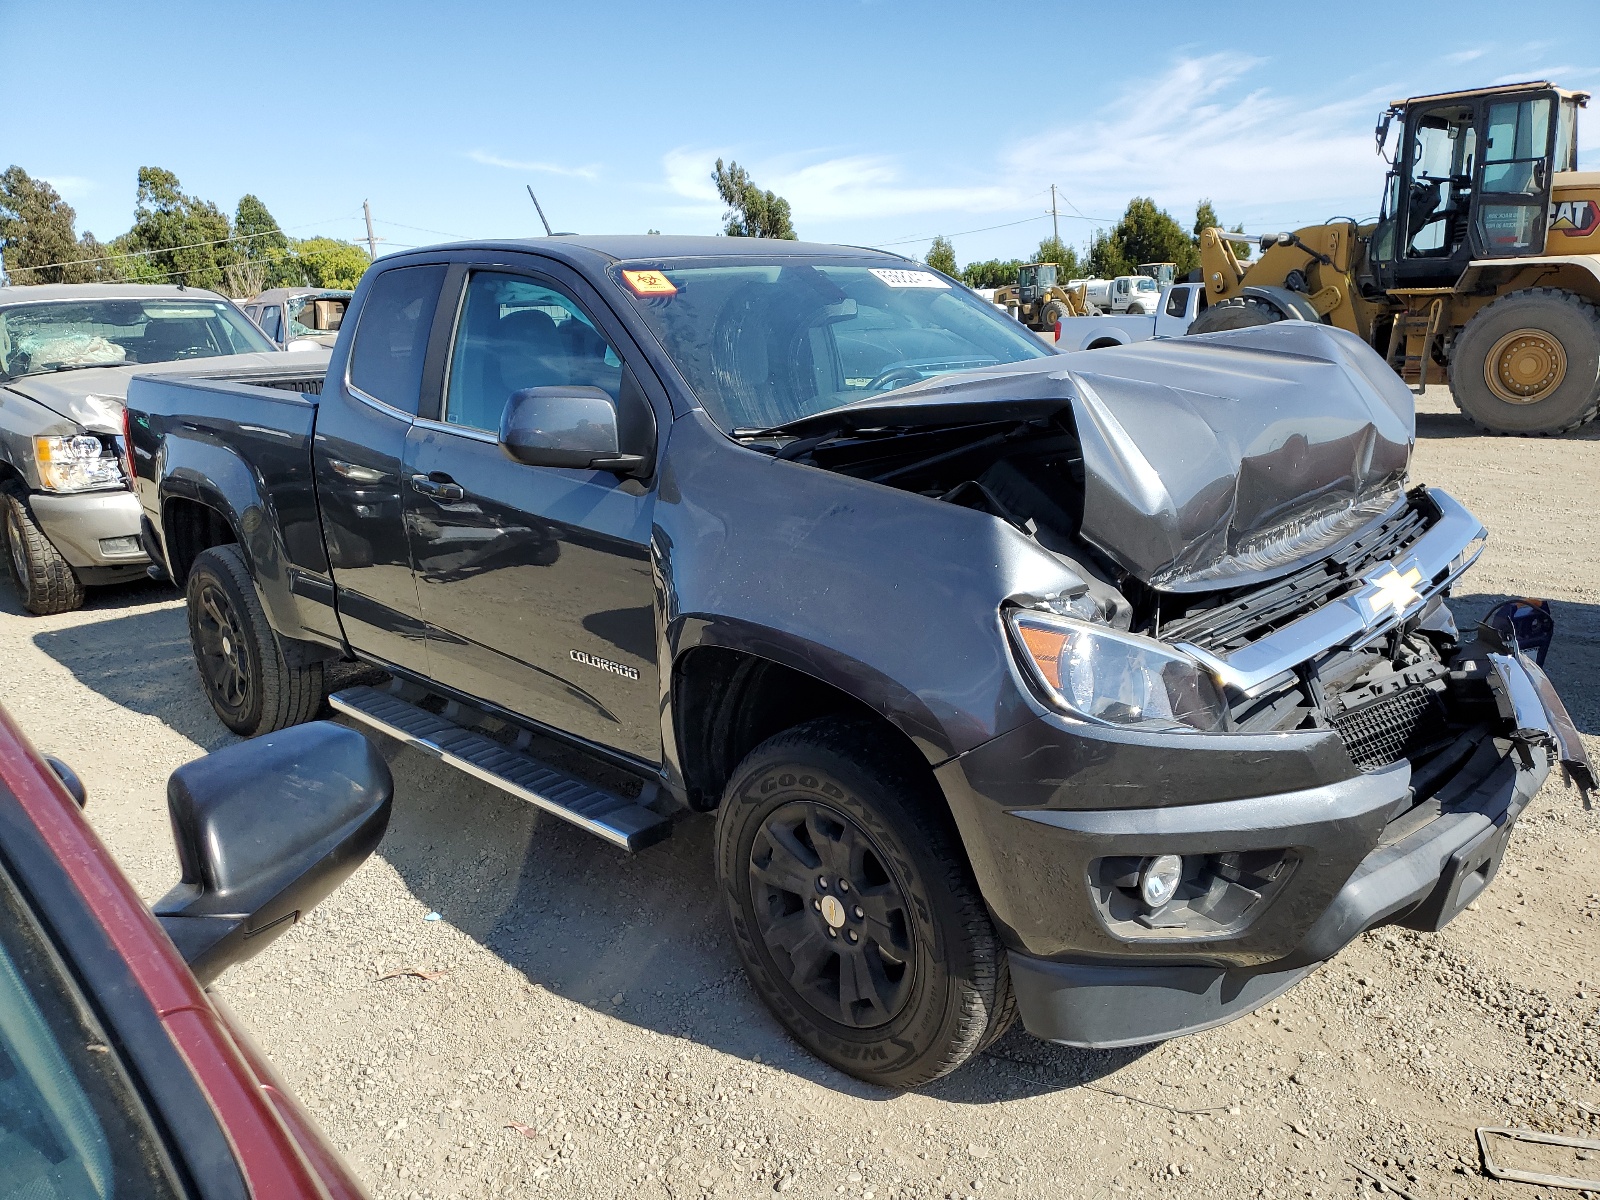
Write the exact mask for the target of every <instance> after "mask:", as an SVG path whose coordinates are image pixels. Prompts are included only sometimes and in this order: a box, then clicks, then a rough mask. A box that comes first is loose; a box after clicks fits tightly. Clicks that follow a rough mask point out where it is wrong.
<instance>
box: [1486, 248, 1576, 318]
mask: <svg viewBox="0 0 1600 1200" xmlns="http://www.w3.org/2000/svg"><path fill="white" fill-rule="evenodd" d="M1484 287H1487V288H1492V289H1493V290H1494V292H1495V297H1494V298H1495V299H1496V300H1498V299H1499V298H1500V297H1501V296H1509V295H1513V294H1515V293H1516V292H1520V291H1525V290H1527V289H1528V288H1533V287H1552V288H1559V289H1561V290H1562V291H1566V292H1571V293H1573V294H1574V295H1576V296H1581V297H1582V298H1583V299H1585V300H1592V301H1594V302H1595V303H1597V304H1600V255H1596V254H1552V255H1544V256H1541V257H1539V258H1514V259H1487V260H1482V261H1476V262H1471V263H1468V264H1467V269H1466V270H1465V271H1463V272H1462V273H1461V278H1459V279H1458V280H1456V284H1455V292H1456V294H1457V295H1458V296H1461V295H1470V294H1472V293H1474V292H1477V291H1478V290H1479V289H1480V288H1484ZM1480 311H1481V310H1480Z"/></svg>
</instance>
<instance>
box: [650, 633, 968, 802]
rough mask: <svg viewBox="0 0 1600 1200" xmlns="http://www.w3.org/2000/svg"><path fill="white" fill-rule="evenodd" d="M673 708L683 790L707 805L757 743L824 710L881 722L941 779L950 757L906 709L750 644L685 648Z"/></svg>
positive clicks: (676, 669) (672, 737)
mask: <svg viewBox="0 0 1600 1200" xmlns="http://www.w3.org/2000/svg"><path fill="white" fill-rule="evenodd" d="M668 712H669V721H670V724H671V729H670V730H669V731H666V732H667V734H668V739H669V745H670V747H671V749H672V751H673V753H674V755H675V758H676V768H677V773H678V774H679V777H680V779H681V781H682V786H683V789H684V794H685V796H686V798H687V800H688V802H689V805H690V807H692V808H695V809H698V810H702V811H709V810H711V809H714V808H716V807H717V806H718V805H719V804H720V803H721V799H722V792H723V789H724V788H725V787H726V786H727V783H728V780H729V779H730V778H731V777H732V775H733V772H734V771H735V769H737V767H738V765H739V763H740V762H741V761H743V759H744V758H745V756H746V755H748V754H749V753H750V751H751V750H753V749H755V748H756V746H758V745H760V744H761V743H762V742H764V741H766V740H767V739H768V738H769V737H772V736H773V735H774V734H777V733H781V732H783V731H784V730H785V729H791V728H793V727H794V726H796V725H800V724H803V723H805V722H807V721H811V720H815V719H817V718H819V717H825V716H848V717H854V718H858V719H860V720H862V721H865V722H868V723H870V724H872V725H875V726H877V727H878V728H880V729H881V730H882V733H883V736H884V737H885V738H886V739H889V740H891V741H892V742H893V743H894V744H896V745H898V746H900V747H902V748H903V749H904V751H905V753H906V754H907V756H914V757H915V759H916V761H917V762H919V763H922V764H924V766H925V768H926V769H927V771H928V778H929V781H930V782H931V783H932V784H933V786H935V787H938V781H937V779H936V778H935V777H934V775H933V770H932V768H933V766H934V765H935V764H936V763H937V762H939V761H943V760H944V759H945V758H947V757H949V755H948V754H943V753H940V752H939V751H938V750H937V749H935V748H933V747H931V746H930V745H929V744H928V742H927V739H926V738H925V737H924V738H921V739H919V738H918V737H915V736H913V734H912V733H911V732H909V731H908V729H907V728H906V725H907V720H906V718H907V715H908V714H906V713H904V712H901V713H896V714H892V715H891V714H890V713H886V712H885V711H883V709H882V708H881V707H878V706H876V705H874V704H872V703H869V702H868V701H867V700H864V699H863V698H862V697H861V696H860V695H858V694H857V693H856V691H855V690H853V689H850V688H847V687H845V686H841V684H840V683H839V682H837V681H833V680H829V679H825V678H823V677H821V676H819V675H817V674H814V673H813V672H811V671H808V670H805V669H803V668H801V667H800V666H797V665H795V664H793V663H790V662H783V661H780V660H779V659H778V658H775V657H768V656H767V655H764V654H759V653H756V652H755V651H753V650H752V649H750V648H749V647H746V646H735V645H727V644H719V643H716V642H701V643H699V644H696V645H693V646H690V647H688V648H687V649H684V650H683V651H682V652H681V653H679V654H678V655H677V656H676V657H675V658H674V660H673V665H672V673H671V684H670V705H669V709H668ZM930 719H931V718H930ZM930 750H931V751H932V753H930ZM940 794H941V795H942V794H943V791H942V789H940Z"/></svg>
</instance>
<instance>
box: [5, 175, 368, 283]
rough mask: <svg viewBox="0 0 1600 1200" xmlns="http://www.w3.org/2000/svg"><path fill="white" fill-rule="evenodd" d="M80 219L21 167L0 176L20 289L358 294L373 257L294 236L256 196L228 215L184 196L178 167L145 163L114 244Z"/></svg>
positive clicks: (10, 257) (11, 262)
mask: <svg viewBox="0 0 1600 1200" xmlns="http://www.w3.org/2000/svg"><path fill="white" fill-rule="evenodd" d="M76 226H77V213H76V212H74V211H73V209H72V206H71V205H70V204H68V203H67V202H66V201H65V200H63V199H62V198H61V195H60V193H58V192H57V191H56V190H55V188H53V187H52V186H51V185H50V184H49V182H48V181H46V180H43V179H35V178H33V177H32V176H30V175H29V174H28V173H27V172H26V171H24V170H23V169H22V168H21V167H19V166H12V167H9V168H8V169H7V170H6V171H5V172H4V173H3V174H0V264H3V266H4V268H5V273H6V275H7V276H8V277H9V278H10V280H11V282H12V283H14V284H17V285H24V284H36V283H89V282H96V281H100V282H107V281H117V282H123V283H181V284H184V285H185V286H188V287H199V288H208V289H210V290H212V291H218V292H222V293H224V294H226V295H230V296H241V297H242V296H253V295H255V294H256V293H257V292H260V291H263V290H265V289H266V288H272V287H328V288H353V287H354V286H355V285H356V282H357V281H358V280H359V279H360V278H361V274H362V272H363V271H365V270H366V269H367V265H368V261H369V260H368V258H367V253H366V251H364V250H363V249H361V247H359V246H357V245H355V244H354V243H352V242H344V241H339V240H338V239H336V238H327V237H316V238H291V237H289V236H288V235H287V234H285V233H284V232H283V230H282V229H281V228H279V226H278V223H277V221H276V220H274V219H273V216H272V214H271V213H270V212H269V211H267V206H266V205H265V204H263V203H262V202H261V200H260V199H259V198H258V197H256V196H253V195H247V196H244V197H243V198H241V199H240V201H239V204H238V206H237V208H235V210H234V213H233V215H232V216H231V217H230V216H229V215H228V214H227V213H226V212H225V211H223V210H222V209H221V208H219V207H218V206H217V205H216V204H215V203H213V202H212V201H210V200H202V199H200V198H199V197H197V196H191V195H189V194H187V193H186V192H184V190H183V185H182V184H181V183H180V182H179V180H178V177H177V176H176V175H174V174H173V173H172V172H171V171H168V170H165V169H163V168H161V167H140V168H139V176H138V184H137V190H136V193H135V199H134V208H133V227H132V228H131V229H129V230H128V231H127V232H126V233H124V234H122V235H120V236H119V237H115V238H113V239H112V240H111V241H109V242H101V241H99V240H98V239H97V238H96V237H95V236H94V234H92V233H88V232H85V233H83V234H82V235H81V236H80V235H79V234H78V233H77V231H76Z"/></svg>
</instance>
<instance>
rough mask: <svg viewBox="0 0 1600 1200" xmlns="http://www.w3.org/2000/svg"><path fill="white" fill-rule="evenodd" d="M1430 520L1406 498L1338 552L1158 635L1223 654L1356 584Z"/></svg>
mask: <svg viewBox="0 0 1600 1200" xmlns="http://www.w3.org/2000/svg"><path fill="white" fill-rule="evenodd" d="M1431 523H1432V522H1431V521H1430V519H1429V516H1428V514H1427V513H1426V512H1425V511H1424V510H1423V509H1422V508H1420V507H1419V506H1418V505H1416V504H1414V503H1408V504H1407V505H1406V506H1405V507H1404V508H1401V509H1400V510H1398V511H1397V512H1395V513H1394V514H1393V515H1392V516H1389V517H1386V518H1385V519H1384V520H1382V521H1380V522H1379V523H1378V524H1377V525H1375V526H1373V527H1372V528H1371V529H1369V530H1367V531H1365V532H1363V533H1362V534H1361V536H1360V537H1358V538H1356V539H1355V540H1354V541H1352V542H1351V543H1350V544H1349V545H1347V546H1345V547H1344V548H1343V549H1342V550H1340V551H1339V552H1338V553H1337V554H1332V555H1329V556H1328V557H1327V558H1325V559H1322V560H1321V561H1319V562H1316V563H1313V564H1312V565H1311V566H1309V567H1306V568H1305V569H1303V570H1300V571H1296V572H1294V573H1293V574H1292V575H1288V576H1285V577H1284V578H1282V579H1278V580H1274V581H1273V582H1271V583H1269V584H1266V585H1265V586H1263V587H1259V588H1254V589H1252V590H1250V591H1247V592H1243V593H1234V594H1232V595H1229V596H1227V597H1226V598H1225V599H1224V600H1223V601H1222V603H1220V604H1217V605H1215V606H1213V607H1211V608H1207V609H1203V610H1201V611H1199V612H1196V613H1192V614H1190V615H1188V616H1185V617H1181V618H1179V619H1178V620H1176V621H1172V622H1163V624H1162V626H1161V637H1162V639H1163V640H1164V641H1169V642H1187V643H1189V644H1190V645H1194V646H1198V647H1200V648H1201V649H1202V650H1208V651H1210V652H1211V653H1213V654H1220V655H1224V656H1226V655H1228V654H1229V653H1231V652H1232V651H1234V650H1237V649H1239V648H1240V647H1242V646H1247V645H1249V644H1250V643H1252V642H1254V641H1256V640H1258V639H1259V638H1261V637H1264V636H1265V635H1267V634H1269V633H1271V632H1272V631H1273V630H1275V629H1281V628H1282V627H1283V626H1285V625H1288V624H1290V623H1291V622H1293V621H1295V620H1298V619H1299V618H1300V617H1303V616H1304V615H1305V614H1306V613H1308V612H1310V611H1311V610H1312V609H1314V608H1317V607H1319V606H1321V605H1323V604H1326V603H1328V602H1329V601H1331V600H1335V599H1337V598H1338V597H1339V596H1340V595H1342V594H1343V593H1345V592H1346V591H1349V590H1350V589H1352V588H1354V587H1357V586H1359V585H1360V583H1361V578H1362V576H1363V575H1364V574H1366V573H1367V572H1368V571H1370V570H1372V569H1373V568H1375V567H1377V566H1379V565H1380V564H1382V563H1386V562H1390V561H1392V560H1394V559H1396V558H1399V557H1401V556H1402V555H1403V554H1404V553H1405V552H1406V550H1407V549H1408V548H1409V547H1410V546H1411V545H1412V543H1414V542H1415V541H1416V540H1417V539H1418V538H1420V537H1421V536H1422V535H1423V534H1424V533H1425V532H1427V529H1428V527H1429V525H1430V524H1431Z"/></svg>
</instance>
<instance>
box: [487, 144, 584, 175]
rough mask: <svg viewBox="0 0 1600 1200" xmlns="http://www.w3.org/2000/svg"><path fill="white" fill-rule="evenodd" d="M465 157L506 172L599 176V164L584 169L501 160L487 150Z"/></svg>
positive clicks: (544, 163)
mask: <svg viewBox="0 0 1600 1200" xmlns="http://www.w3.org/2000/svg"><path fill="white" fill-rule="evenodd" d="M467 157H468V158H470V159H471V160H472V161H473V162H475V163H482V164H483V165H484V166H486V167H504V168H505V169H506V170H508V171H540V172H543V173H544V174H546V175H567V176H570V177H572V178H575V179H594V178H596V177H598V176H599V174H600V164H599V163H591V164H590V165H588V166H586V167H564V166H561V165H560V164H558V163H547V162H523V161H519V160H517V159H512V158H501V157H500V156H499V155H498V154H490V153H489V152H488V151H487V150H470V151H468V152H467Z"/></svg>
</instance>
